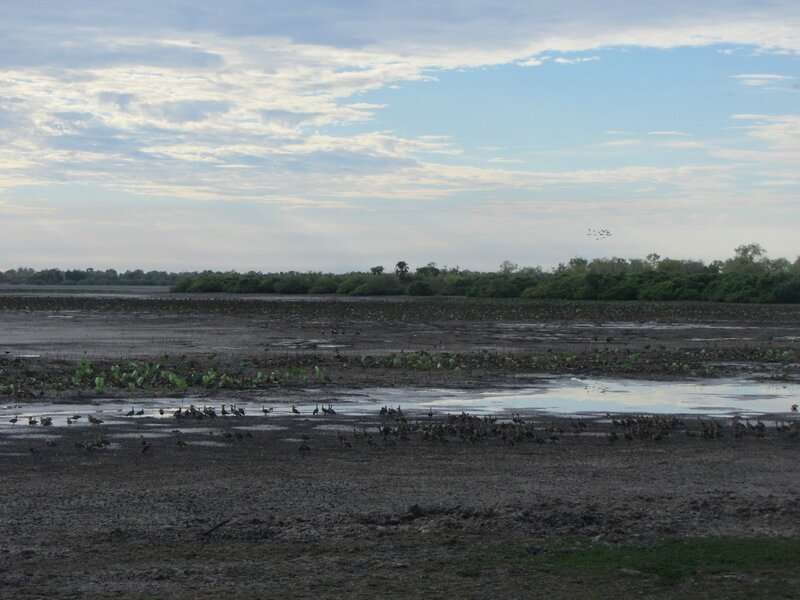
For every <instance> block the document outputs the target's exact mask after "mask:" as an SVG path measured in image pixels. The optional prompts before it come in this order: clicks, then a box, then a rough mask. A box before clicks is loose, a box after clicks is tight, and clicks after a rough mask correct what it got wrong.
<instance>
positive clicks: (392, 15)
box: [0, 0, 800, 264]
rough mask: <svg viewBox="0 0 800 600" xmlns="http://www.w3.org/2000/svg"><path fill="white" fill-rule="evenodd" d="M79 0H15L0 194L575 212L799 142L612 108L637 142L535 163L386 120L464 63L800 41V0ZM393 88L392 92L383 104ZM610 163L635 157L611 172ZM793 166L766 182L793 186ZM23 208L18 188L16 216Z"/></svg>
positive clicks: (789, 152) (760, 123)
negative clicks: (655, 124)
mask: <svg viewBox="0 0 800 600" xmlns="http://www.w3.org/2000/svg"><path fill="white" fill-rule="evenodd" d="M69 5H70V6H69V10H65V9H64V5H63V2H56V1H55V0H41V1H38V2H27V3H24V2H6V3H4V6H3V19H2V22H0V141H2V144H0V191H8V190H11V189H14V188H20V189H21V188H25V187H30V186H37V185H38V186H52V187H53V189H60V187H61V186H64V185H65V184H66V183H70V182H76V181H80V182H84V183H86V185H89V186H95V187H97V188H98V189H101V190H102V191H103V192H104V193H106V194H108V196H109V197H116V196H117V195H122V196H124V195H125V194H129V195H130V197H132V198H136V200H135V201H136V202H139V201H141V199H142V198H144V197H156V198H160V199H169V201H170V202H176V201H178V200H181V199H189V200H192V201H194V200H201V201H203V202H204V203H207V204H208V203H213V202H216V201H222V200H225V201H236V202H240V203H242V204H243V205H244V204H246V203H258V204H259V205H261V204H264V205H269V206H270V207H276V206H277V207H285V208H287V209H288V210H291V211H292V212H295V213H296V212H298V211H303V210H308V211H309V212H310V211H312V210H317V209H324V210H327V211H338V210H347V211H348V213H350V212H355V211H358V210H364V211H369V210H374V209H375V208H376V207H380V208H382V209H386V207H387V206H391V207H392V210H399V209H397V208H396V207H397V206H399V205H402V203H404V202H405V203H410V204H414V205H417V204H419V203H427V205H429V206H433V205H438V206H440V207H444V206H445V205H447V206H448V207H449V208H452V204H454V203H455V202H456V201H457V199H460V198H463V197H466V196H469V195H470V194H484V193H485V194H489V195H488V196H486V197H493V198H506V197H514V196H515V195H525V196H526V197H527V198H533V200H531V202H533V203H535V204H537V206H539V208H538V209H537V210H539V211H544V210H545V208H544V205H545V204H547V203H548V202H550V203H551V204H550V205H549V206H550V209H548V210H553V211H554V212H557V210H558V209H557V207H558V206H559V205H558V202H559V201H560V200H561V199H562V197H561V196H560V195H561V194H568V193H572V191H573V190H580V192H576V193H581V194H585V195H592V196H598V197H600V198H606V197H610V196H613V195H614V194H620V193H622V192H626V193H627V192H629V191H630V189H629V188H630V187H631V186H633V185H636V186H638V187H637V189H643V188H647V189H649V190H652V191H648V192H647V193H648V194H650V193H652V194H660V193H664V189H669V190H670V192H671V193H672V194H673V195H674V196H673V198H674V199H675V202H679V201H685V202H694V201H695V199H696V198H698V197H699V196H700V195H702V194H705V195H706V196H707V197H710V198H712V199H715V200H714V201H719V202H720V203H722V198H723V197H724V196H725V195H726V194H727V193H729V192H730V190H732V189H735V187H734V186H733V185H732V183H731V181H732V179H733V178H734V177H735V175H736V173H734V171H735V170H736V169H738V170H739V171H741V170H742V169H741V167H742V165H743V164H747V165H753V164H758V165H764V164H767V163H768V162H770V161H778V162H779V163H780V165H785V166H786V168H785V170H788V169H789V168H790V167H789V165H790V164H791V162H792V161H793V160H794V159H796V155H797V154H798V152H800V149H798V148H797V143H796V141H794V140H796V139H799V138H800V136H798V129H797V127H798V126H797V117H795V116H793V115H790V114H786V115H779V116H771V115H757V114H752V115H748V114H740V115H736V116H735V117H734V119H735V122H736V123H737V125H739V126H741V127H742V129H739V130H736V131H738V133H735V135H738V136H739V137H738V138H736V140H735V141H733V142H731V143H730V144H729V145H727V146H722V145H717V146H714V147H713V148H706V147H705V146H704V145H703V143H702V142H700V141H697V142H695V141H694V140H682V139H670V138H682V137H687V134H685V133H683V132H680V131H649V132H648V135H651V136H660V138H659V139H660V141H659V142H657V143H656V142H654V141H653V140H651V141H650V143H648V144H644V143H643V142H642V140H640V139H637V138H636V137H634V136H635V135H639V134H635V133H631V132H627V131H624V130H622V128H626V127H629V128H631V129H634V130H635V131H638V132H640V133H641V132H644V131H647V125H639V124H636V125H634V124H630V123H629V122H626V121H612V120H609V121H608V122H607V123H603V124H598V125H596V130H599V131H602V130H603V129H605V128H609V129H608V130H607V131H606V132H605V133H606V134H607V135H609V136H621V137H622V138H623V139H611V141H609V142H607V144H605V145H603V144H597V143H596V141H593V142H588V143H587V145H588V146H589V148H588V149H586V148H584V149H583V150H581V149H577V151H578V152H581V151H585V154H586V155H587V156H588V158H585V159H582V160H584V162H581V160H578V159H573V162H572V163H571V164H570V165H569V166H566V167H565V166H562V167H561V168H557V167H555V166H551V165H548V166H540V167H534V168H533V169H526V168H523V166H522V165H526V166H527V165H530V164H531V162H530V161H529V160H528V159H527V157H526V160H525V162H519V160H520V159H517V158H515V157H514V154H513V150H511V149H510V148H513V147H515V146H514V145H512V144H509V147H510V148H508V147H506V141H507V140H505V139H502V138H497V139H490V138H487V139H485V140H481V141H480V142H479V143H480V144H481V145H482V146H483V151H484V152H495V153H497V156H494V157H493V158H489V159H488V161H485V160H484V156H473V155H472V153H471V150H470V148H469V147H468V146H467V145H466V144H463V143H462V142H461V141H460V140H459V139H458V138H457V137H447V136H444V137H442V136H431V135H425V134H426V133H430V131H429V130H428V131H426V130H425V129H419V130H413V131H411V130H406V131H403V132H402V133H401V132H399V129H400V128H398V131H389V130H388V128H389V127H392V125H387V124H386V122H384V121H381V120H380V119H381V117H382V116H383V115H384V114H385V113H389V112H390V111H391V110H390V106H387V105H391V94H392V93H393V92H390V91H389V90H392V89H396V88H403V87H407V88H409V89H410V88H411V87H412V86H411V84H420V83H422V82H433V81H434V80H435V79H436V77H441V78H444V71H448V70H470V69H481V68H486V67H493V66H498V65H520V66H531V67H533V66H540V65H543V64H545V63H554V64H563V65H568V64H577V63H583V62H590V61H597V60H598V59H599V56H598V55H596V54H594V53H600V52H602V53H603V58H604V61H605V60H606V55H605V52H608V51H609V50H610V49H614V48H628V49H631V48H678V47H683V46H692V47H698V46H709V45H719V44H725V45H734V46H736V47H737V48H743V49H746V50H747V51H752V50H753V49H757V50H758V51H760V52H790V53H800V35H799V34H798V31H800V5H798V4H797V3H796V2H789V1H785V2H784V1H780V0H778V1H775V2H771V3H770V4H769V5H768V6H765V5H758V6H753V5H751V3H748V2H744V1H742V2H737V3H735V4H733V5H731V3H730V2H728V1H727V0H726V1H722V0H712V1H710V2H703V3H698V2H696V1H692V2H689V1H688V0H675V2H670V3H647V5H646V6H645V5H642V4H641V3H639V4H637V3H633V2H630V1H622V0H611V1H610V2H605V3H603V4H602V5H598V3H597V2H591V1H589V0H577V1H574V2H569V3H564V2H555V1H552V2H539V3H533V4H530V3H528V4H526V3H519V2H516V1H511V0H499V1H497V2H493V3H489V2H479V1H475V2H472V1H470V2H456V1H455V0H445V1H443V2H437V3H429V4H420V3H416V2H412V3H397V2H389V1H388V0H373V1H367V0H354V1H353V2H348V3H342V2H333V1H324V0H308V1H307V2H290V1H289V0H275V1H274V2H270V3H269V4H268V5H267V4H266V3H253V2H240V1H236V0H234V1H231V2H227V3H225V6H224V7H221V5H220V4H219V2H217V1H215V0H214V1H212V0H191V1H189V0H175V1H171V2H154V1H149V0H137V1H136V2H134V1H133V0H118V1H116V2H95V1H92V0H71V2H70V3H69ZM598 6H601V8H602V9H601V10H600V9H598ZM726 60H727V59H726ZM598 66H602V65H598ZM754 69H755V67H754ZM593 70H594V69H593ZM561 71H562V72H563V70H561ZM570 71H572V70H570ZM734 81H738V82H741V83H743V84H744V85H748V86H751V87H762V88H766V87H769V86H770V85H786V84H788V83H791V82H790V81H789V78H788V76H786V75H777V74H770V73H761V74H759V73H756V74H743V75H737V76H735V79H734ZM377 90H385V91H387V94H388V95H386V96H382V98H381V102H380V103H379V102H368V101H366V100H367V97H366V96H365V94H367V93H370V92H374V91H377ZM384 98H388V100H385V103H383V99H384ZM424 108H425V105H424V99H421V100H420V110H424ZM740 110H743V112H744V110H752V111H753V112H754V113H756V112H758V111H760V110H766V109H763V108H762V107H761V106H760V105H754V106H753V107H752V108H744V109H740ZM565 112H566V109H565ZM787 112H788V111H787ZM389 122H390V123H391V121H389ZM612 127H619V128H620V130H615V129H610V128H612ZM651 127H652V125H651ZM731 131H733V130H731ZM644 139H647V138H644ZM741 139H744V140H745V141H746V142H747V144H739V143H738V142H740V141H741ZM490 144H491V145H492V146H491V149H489V145H490ZM659 145H660V146H661V147H671V148H697V149H705V150H706V151H707V152H708V158H709V163H708V164H702V163H698V162H697V161H698V160H701V159H702V156H700V155H699V154H693V155H692V161H691V162H689V161H686V162H687V164H689V165H691V166H688V167H687V166H684V167H681V166H680V165H678V166H671V167H669V168H658V167H655V166H652V164H653V160H652V159H651V157H649V156H646V155H645V154H644V152H643V151H644V150H651V149H652V148H655V147H657V146H659ZM614 146H618V147H620V148H621V149H624V148H625V147H626V146H630V147H636V149H635V155H634V153H633V152H631V153H628V154H630V155H631V157H630V158H629V159H628V162H627V163H626V164H624V165H622V166H620V163H621V161H622V158H620V157H621V156H623V155H624V154H625V153H624V152H623V151H622V150H620V151H618V152H611V151H608V150H607V148H608V147H614ZM639 147H641V148H639ZM544 151H546V149H543V150H542V152H544ZM570 151H572V150H570ZM592 153H594V154H592ZM581 156H583V155H581ZM608 156H612V157H613V158H614V160H618V161H620V162H618V163H614V164H613V165H611V166H609V165H608V164H607V163H605V162H603V161H604V159H606V158H607V157H608ZM731 163H734V164H733V165H732V164H731ZM794 164H797V163H794ZM734 165H735V166H734ZM783 171H784V169H783V168H781V169H778V172H776V173H775V174H774V175H772V176H770V177H769V178H766V176H765V177H764V178H762V179H769V180H774V181H787V180H789V179H791V177H789V176H788V175H786V174H784V173H783ZM773 187H775V188H781V187H789V186H773ZM777 191H780V190H776V193H777ZM98 193H99V192H98ZM643 193H644V192H643ZM623 195H624V194H623ZM4 202H6V200H4ZM448 202H449V203H451V204H449V205H448V204H447V203H448ZM597 202H598V203H599V205H601V204H602V201H601V200H597ZM620 202H622V201H620ZM437 203H438V204H437ZM475 203H476V205H478V206H482V205H481V204H480V202H478V201H477V200H475ZM23 204H24V203H23V202H22V201H20V200H13V201H12V199H9V200H8V201H7V202H6V204H5V208H3V210H4V214H10V213H9V210H11V209H9V208H8V207H9V206H16V207H20V206H23ZM442 210H444V208H442ZM87 215H91V211H87ZM87 218H89V217H87ZM57 221H58V219H57V218H56V216H55V215H54V216H53V222H57ZM366 229H367V227H366V226H364V230H366ZM75 231H77V230H75ZM208 231H217V230H216V229H213V228H212V227H211V226H209V229H208ZM253 235H254V236H255V234H253ZM497 262H499V261H494V262H493V264H496V263H497Z"/></svg>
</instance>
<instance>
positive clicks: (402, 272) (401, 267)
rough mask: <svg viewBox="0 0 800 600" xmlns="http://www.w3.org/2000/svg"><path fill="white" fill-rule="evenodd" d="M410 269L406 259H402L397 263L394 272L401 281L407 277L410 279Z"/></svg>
mask: <svg viewBox="0 0 800 600" xmlns="http://www.w3.org/2000/svg"><path fill="white" fill-rule="evenodd" d="M408 270H409V266H408V263H407V262H406V261H404V260H401V261H400V262H398V263H397V264H396V265H395V267H394V274H395V275H396V276H397V278H398V279H399V280H400V281H405V280H406V279H408Z"/></svg>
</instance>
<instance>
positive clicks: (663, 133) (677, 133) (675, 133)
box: [647, 131, 689, 136]
mask: <svg viewBox="0 0 800 600" xmlns="http://www.w3.org/2000/svg"><path fill="white" fill-rule="evenodd" d="M647 135H659V136H688V135H689V134H688V133H686V132H685V131H648V132H647Z"/></svg>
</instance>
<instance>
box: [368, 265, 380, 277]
mask: <svg viewBox="0 0 800 600" xmlns="http://www.w3.org/2000/svg"><path fill="white" fill-rule="evenodd" d="M369 272H370V273H372V274H373V275H383V267H382V266H381V265H378V266H377V267H372V268H371V269H370V270H369Z"/></svg>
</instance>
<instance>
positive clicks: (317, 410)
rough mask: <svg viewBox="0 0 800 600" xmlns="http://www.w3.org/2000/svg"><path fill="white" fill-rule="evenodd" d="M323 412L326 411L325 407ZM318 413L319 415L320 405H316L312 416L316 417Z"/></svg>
mask: <svg viewBox="0 0 800 600" xmlns="http://www.w3.org/2000/svg"><path fill="white" fill-rule="evenodd" d="M322 410H325V407H324V406H323V407H322ZM317 413H319V404H316V405H315V406H314V410H312V411H311V414H312V415H316V414H317Z"/></svg>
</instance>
